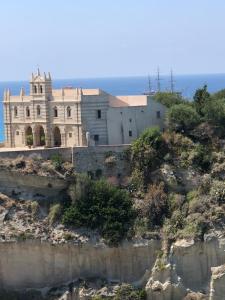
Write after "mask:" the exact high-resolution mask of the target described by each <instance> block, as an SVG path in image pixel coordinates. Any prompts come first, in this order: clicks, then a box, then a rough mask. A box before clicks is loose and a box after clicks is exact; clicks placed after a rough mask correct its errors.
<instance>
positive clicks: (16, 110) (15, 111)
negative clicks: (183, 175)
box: [14, 106, 18, 117]
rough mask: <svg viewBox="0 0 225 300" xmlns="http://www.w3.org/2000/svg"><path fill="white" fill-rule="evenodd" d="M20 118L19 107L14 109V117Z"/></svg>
mask: <svg viewBox="0 0 225 300" xmlns="http://www.w3.org/2000/svg"><path fill="white" fill-rule="evenodd" d="M17 116H18V108H17V106H15V107H14V117H17Z"/></svg>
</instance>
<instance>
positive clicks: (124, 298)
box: [113, 284, 147, 300]
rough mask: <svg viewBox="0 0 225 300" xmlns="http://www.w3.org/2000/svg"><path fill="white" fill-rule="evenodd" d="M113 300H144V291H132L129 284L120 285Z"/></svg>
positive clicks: (145, 296) (145, 297) (132, 288)
mask: <svg viewBox="0 0 225 300" xmlns="http://www.w3.org/2000/svg"><path fill="white" fill-rule="evenodd" d="M113 299H114V300H146V299H147V295H146V292H145V290H138V289H134V287H132V286H131V285H130V284H122V285H121V286H120V287H119V289H118V290H117V292H116V296H115V297H114V298H113Z"/></svg>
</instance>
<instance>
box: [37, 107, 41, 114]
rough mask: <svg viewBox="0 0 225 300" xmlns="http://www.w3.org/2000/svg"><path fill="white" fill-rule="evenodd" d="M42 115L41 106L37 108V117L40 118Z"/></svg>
mask: <svg viewBox="0 0 225 300" xmlns="http://www.w3.org/2000/svg"><path fill="white" fill-rule="evenodd" d="M40 115H41V107H40V105H38V106H37V116H38V117H40Z"/></svg>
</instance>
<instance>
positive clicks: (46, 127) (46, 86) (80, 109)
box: [3, 70, 166, 147]
mask: <svg viewBox="0 0 225 300" xmlns="http://www.w3.org/2000/svg"><path fill="white" fill-rule="evenodd" d="M3 103H4V125H5V146H6V147H24V146H33V147H39V146H46V147H59V146H63V147H71V146H86V145H117V144H129V143H131V142H132V140H133V139H135V138H137V137H138V136H139V134H140V133H141V132H142V131H143V130H144V129H145V128H147V127H150V126H159V127H160V128H161V129H163V126H164V114H165V111H166V108H165V107H164V106H163V105H161V104H160V103H157V102H155V101H154V100H153V99H152V97H151V96H148V95H140V96H112V95H110V94H108V93H106V92H104V91H102V90H100V89H81V88H71V87H66V88H62V89H57V90H54V89H52V80H51V76H50V74H48V75H46V74H45V73H44V75H41V74H40V71H39V70H38V72H37V74H35V75H33V74H32V77H31V81H30V93H29V95H26V94H25V92H24V90H23V89H21V92H20V95H19V96H12V95H11V94H10V91H9V90H7V91H5V93H4V101H3Z"/></svg>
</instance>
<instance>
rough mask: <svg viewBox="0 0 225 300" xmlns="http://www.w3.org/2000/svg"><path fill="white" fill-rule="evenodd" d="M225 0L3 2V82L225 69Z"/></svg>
mask: <svg viewBox="0 0 225 300" xmlns="http://www.w3.org/2000/svg"><path fill="white" fill-rule="evenodd" d="M224 13H225V1H224V0H214V1H212V0H64V1H63V0H39V1H31V0H2V1H1V3H0V38H1V47H0V80H1V81H5V80H19V79H27V78H28V77H29V75H30V73H31V72H32V71H33V70H35V69H36V67H37V65H39V66H40V68H41V70H45V71H51V73H52V75H53V77H54V78H76V77H77V78H80V77H107V76H126V75H130V76H132V75H146V74H147V73H155V70H156V68H157V66H158V65H159V66H160V69H161V71H162V73H163V74H166V73H168V72H169V70H170V68H171V67H173V69H174V72H175V73H176V74H195V73H225V38H224V36H225V17H224Z"/></svg>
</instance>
